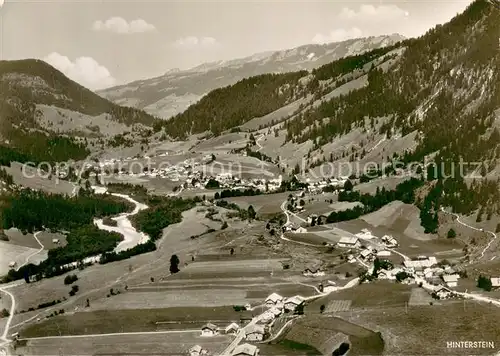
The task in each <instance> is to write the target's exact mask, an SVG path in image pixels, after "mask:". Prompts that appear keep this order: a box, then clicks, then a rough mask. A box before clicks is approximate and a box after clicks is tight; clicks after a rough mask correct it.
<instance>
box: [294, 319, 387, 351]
mask: <svg viewBox="0 0 500 356" xmlns="http://www.w3.org/2000/svg"><path fill="white" fill-rule="evenodd" d="M342 334H343V335H346V336H348V338H349V341H350V344H351V349H350V351H349V355H381V354H382V352H383V350H384V340H382V338H381V336H380V334H378V333H376V332H373V331H371V330H368V329H366V328H363V327H361V326H359V325H356V324H353V323H350V322H347V321H345V320H342V319H339V318H335V317H330V316H315V317H308V316H306V317H305V318H303V319H299V320H297V321H296V322H295V323H293V326H292V327H291V329H290V331H289V332H288V333H287V334H286V335H285V336H284V338H285V339H287V340H292V341H295V342H299V343H305V344H309V345H311V346H313V347H315V348H316V349H318V350H319V351H321V352H322V353H323V354H324V355H330V354H331V353H332V352H333V351H334V350H335V349H336V348H337V347H338V346H340V343H341V342H342V341H343V340H342Z"/></svg>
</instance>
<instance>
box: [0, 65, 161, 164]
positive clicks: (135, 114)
mask: <svg viewBox="0 0 500 356" xmlns="http://www.w3.org/2000/svg"><path fill="white" fill-rule="evenodd" d="M0 88H1V91H0V118H1V121H0V140H1V141H0V145H1V150H0V151H1V152H2V153H3V157H2V161H3V162H8V161H9V160H10V159H11V158H12V157H9V155H15V154H21V156H19V157H17V158H19V159H21V158H22V157H24V160H28V158H29V159H30V160H32V161H35V162H40V161H44V160H48V161H60V160H67V159H69V158H74V159H81V158H84V157H86V156H87V155H88V153H89V150H88V148H87V144H88V143H89V141H91V142H92V141H95V142H101V143H104V140H103V139H106V138H111V137H112V136H114V135H116V134H118V133H123V132H125V131H128V130H130V131H141V130H143V129H145V128H147V127H151V126H152V125H153V124H154V122H155V120H156V119H155V118H154V117H152V116H151V115H149V114H146V113H145V112H143V111H141V110H137V109H133V108H124V107H120V106H118V105H116V104H113V103H111V102H110V101H108V100H106V99H103V98H101V97H100V96H98V95H96V94H95V93H93V92H92V91H90V90H88V89H86V88H84V87H82V86H81V85H79V84H77V83H75V82H73V81H72V80H70V79H69V78H67V77H66V76H64V74H62V73H61V72H59V71H58V70H56V69H55V68H53V67H52V66H50V65H49V64H47V63H45V62H43V61H40V60H33V59H27V60H18V61H0ZM110 127H111V128H110ZM106 128H108V129H109V130H108V131H107V132H106ZM95 142H94V143H95ZM12 149H14V150H15V152H14V151H12Z"/></svg>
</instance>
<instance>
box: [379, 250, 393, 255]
mask: <svg viewBox="0 0 500 356" xmlns="http://www.w3.org/2000/svg"><path fill="white" fill-rule="evenodd" d="M390 256H391V251H388V250H382V251H378V252H377V257H390Z"/></svg>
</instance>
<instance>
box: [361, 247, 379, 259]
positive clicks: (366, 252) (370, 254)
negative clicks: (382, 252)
mask: <svg viewBox="0 0 500 356" xmlns="http://www.w3.org/2000/svg"><path fill="white" fill-rule="evenodd" d="M360 256H361V258H362V259H364V260H366V261H371V260H373V259H374V258H375V256H374V255H373V252H372V251H371V250H369V249H366V250H363V251H361V253H360Z"/></svg>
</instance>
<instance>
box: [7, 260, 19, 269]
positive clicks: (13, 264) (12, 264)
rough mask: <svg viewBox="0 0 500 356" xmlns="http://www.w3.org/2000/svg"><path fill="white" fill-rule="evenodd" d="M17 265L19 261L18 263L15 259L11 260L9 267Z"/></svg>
mask: <svg viewBox="0 0 500 356" xmlns="http://www.w3.org/2000/svg"><path fill="white" fill-rule="evenodd" d="M16 265H17V263H16V262H15V261H11V262H10V263H9V268H15V267H16Z"/></svg>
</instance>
